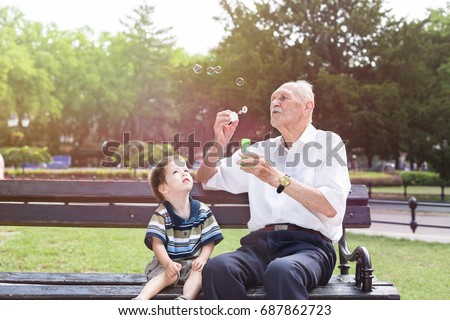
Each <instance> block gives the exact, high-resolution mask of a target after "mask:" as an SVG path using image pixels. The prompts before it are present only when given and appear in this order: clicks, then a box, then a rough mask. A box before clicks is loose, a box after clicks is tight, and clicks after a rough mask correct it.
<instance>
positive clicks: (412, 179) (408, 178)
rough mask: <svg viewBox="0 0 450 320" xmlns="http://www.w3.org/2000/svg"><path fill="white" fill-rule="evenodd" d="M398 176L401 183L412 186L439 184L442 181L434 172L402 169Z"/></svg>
mask: <svg viewBox="0 0 450 320" xmlns="http://www.w3.org/2000/svg"><path fill="white" fill-rule="evenodd" d="M400 177H401V178H402V180H403V183H406V184H408V185H414V186H439V185H441V183H442V179H441V178H440V177H439V174H438V173H436V172H429V171H402V172H400Z"/></svg>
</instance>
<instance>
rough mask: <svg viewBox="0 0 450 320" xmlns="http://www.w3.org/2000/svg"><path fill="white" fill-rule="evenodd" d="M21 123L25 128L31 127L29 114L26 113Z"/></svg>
mask: <svg viewBox="0 0 450 320" xmlns="http://www.w3.org/2000/svg"><path fill="white" fill-rule="evenodd" d="M20 123H21V124H22V127H23V128H28V127H29V125H30V117H29V116H28V114H26V113H24V114H23V116H22V120H21V121H20Z"/></svg>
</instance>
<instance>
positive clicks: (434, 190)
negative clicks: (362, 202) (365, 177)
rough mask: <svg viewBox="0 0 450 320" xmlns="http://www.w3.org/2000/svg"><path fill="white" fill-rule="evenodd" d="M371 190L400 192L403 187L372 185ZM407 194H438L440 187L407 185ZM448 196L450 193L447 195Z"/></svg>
mask: <svg viewBox="0 0 450 320" xmlns="http://www.w3.org/2000/svg"><path fill="white" fill-rule="evenodd" d="M372 192H376V193H395V194H402V195H403V192H404V188H403V187H402V186H398V187H395V186H387V187H373V188H372ZM406 192H407V195H408V196H409V195H411V196H414V195H440V194H441V187H437V186H430V187H426V186H408V187H407V188H406ZM449 196H450V195H449Z"/></svg>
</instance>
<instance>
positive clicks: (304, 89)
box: [282, 80, 314, 102]
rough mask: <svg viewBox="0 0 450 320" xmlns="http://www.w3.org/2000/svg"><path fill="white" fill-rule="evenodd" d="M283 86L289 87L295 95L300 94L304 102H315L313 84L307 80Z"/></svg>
mask: <svg viewBox="0 0 450 320" xmlns="http://www.w3.org/2000/svg"><path fill="white" fill-rule="evenodd" d="M283 86H289V87H290V88H292V89H293V90H294V93H296V94H298V96H299V97H300V99H301V100H302V101H303V102H306V101H312V102H314V92H313V86H312V84H311V83H309V82H308V81H306V80H298V81H295V82H294V81H291V82H286V83H285V84H283V85H282V87H283Z"/></svg>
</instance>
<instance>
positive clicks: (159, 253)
mask: <svg viewBox="0 0 450 320" xmlns="http://www.w3.org/2000/svg"><path fill="white" fill-rule="evenodd" d="M152 238H153V245H152V246H153V252H154V253H155V255H156V257H157V258H158V261H159V263H161V264H162V265H163V266H164V269H166V272H167V275H168V276H169V277H174V276H176V275H177V274H178V272H180V270H181V264H179V263H176V262H174V261H172V259H170V257H169V254H168V253H167V250H166V246H165V245H164V243H163V242H162V241H161V239H159V238H157V237H152Z"/></svg>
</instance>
